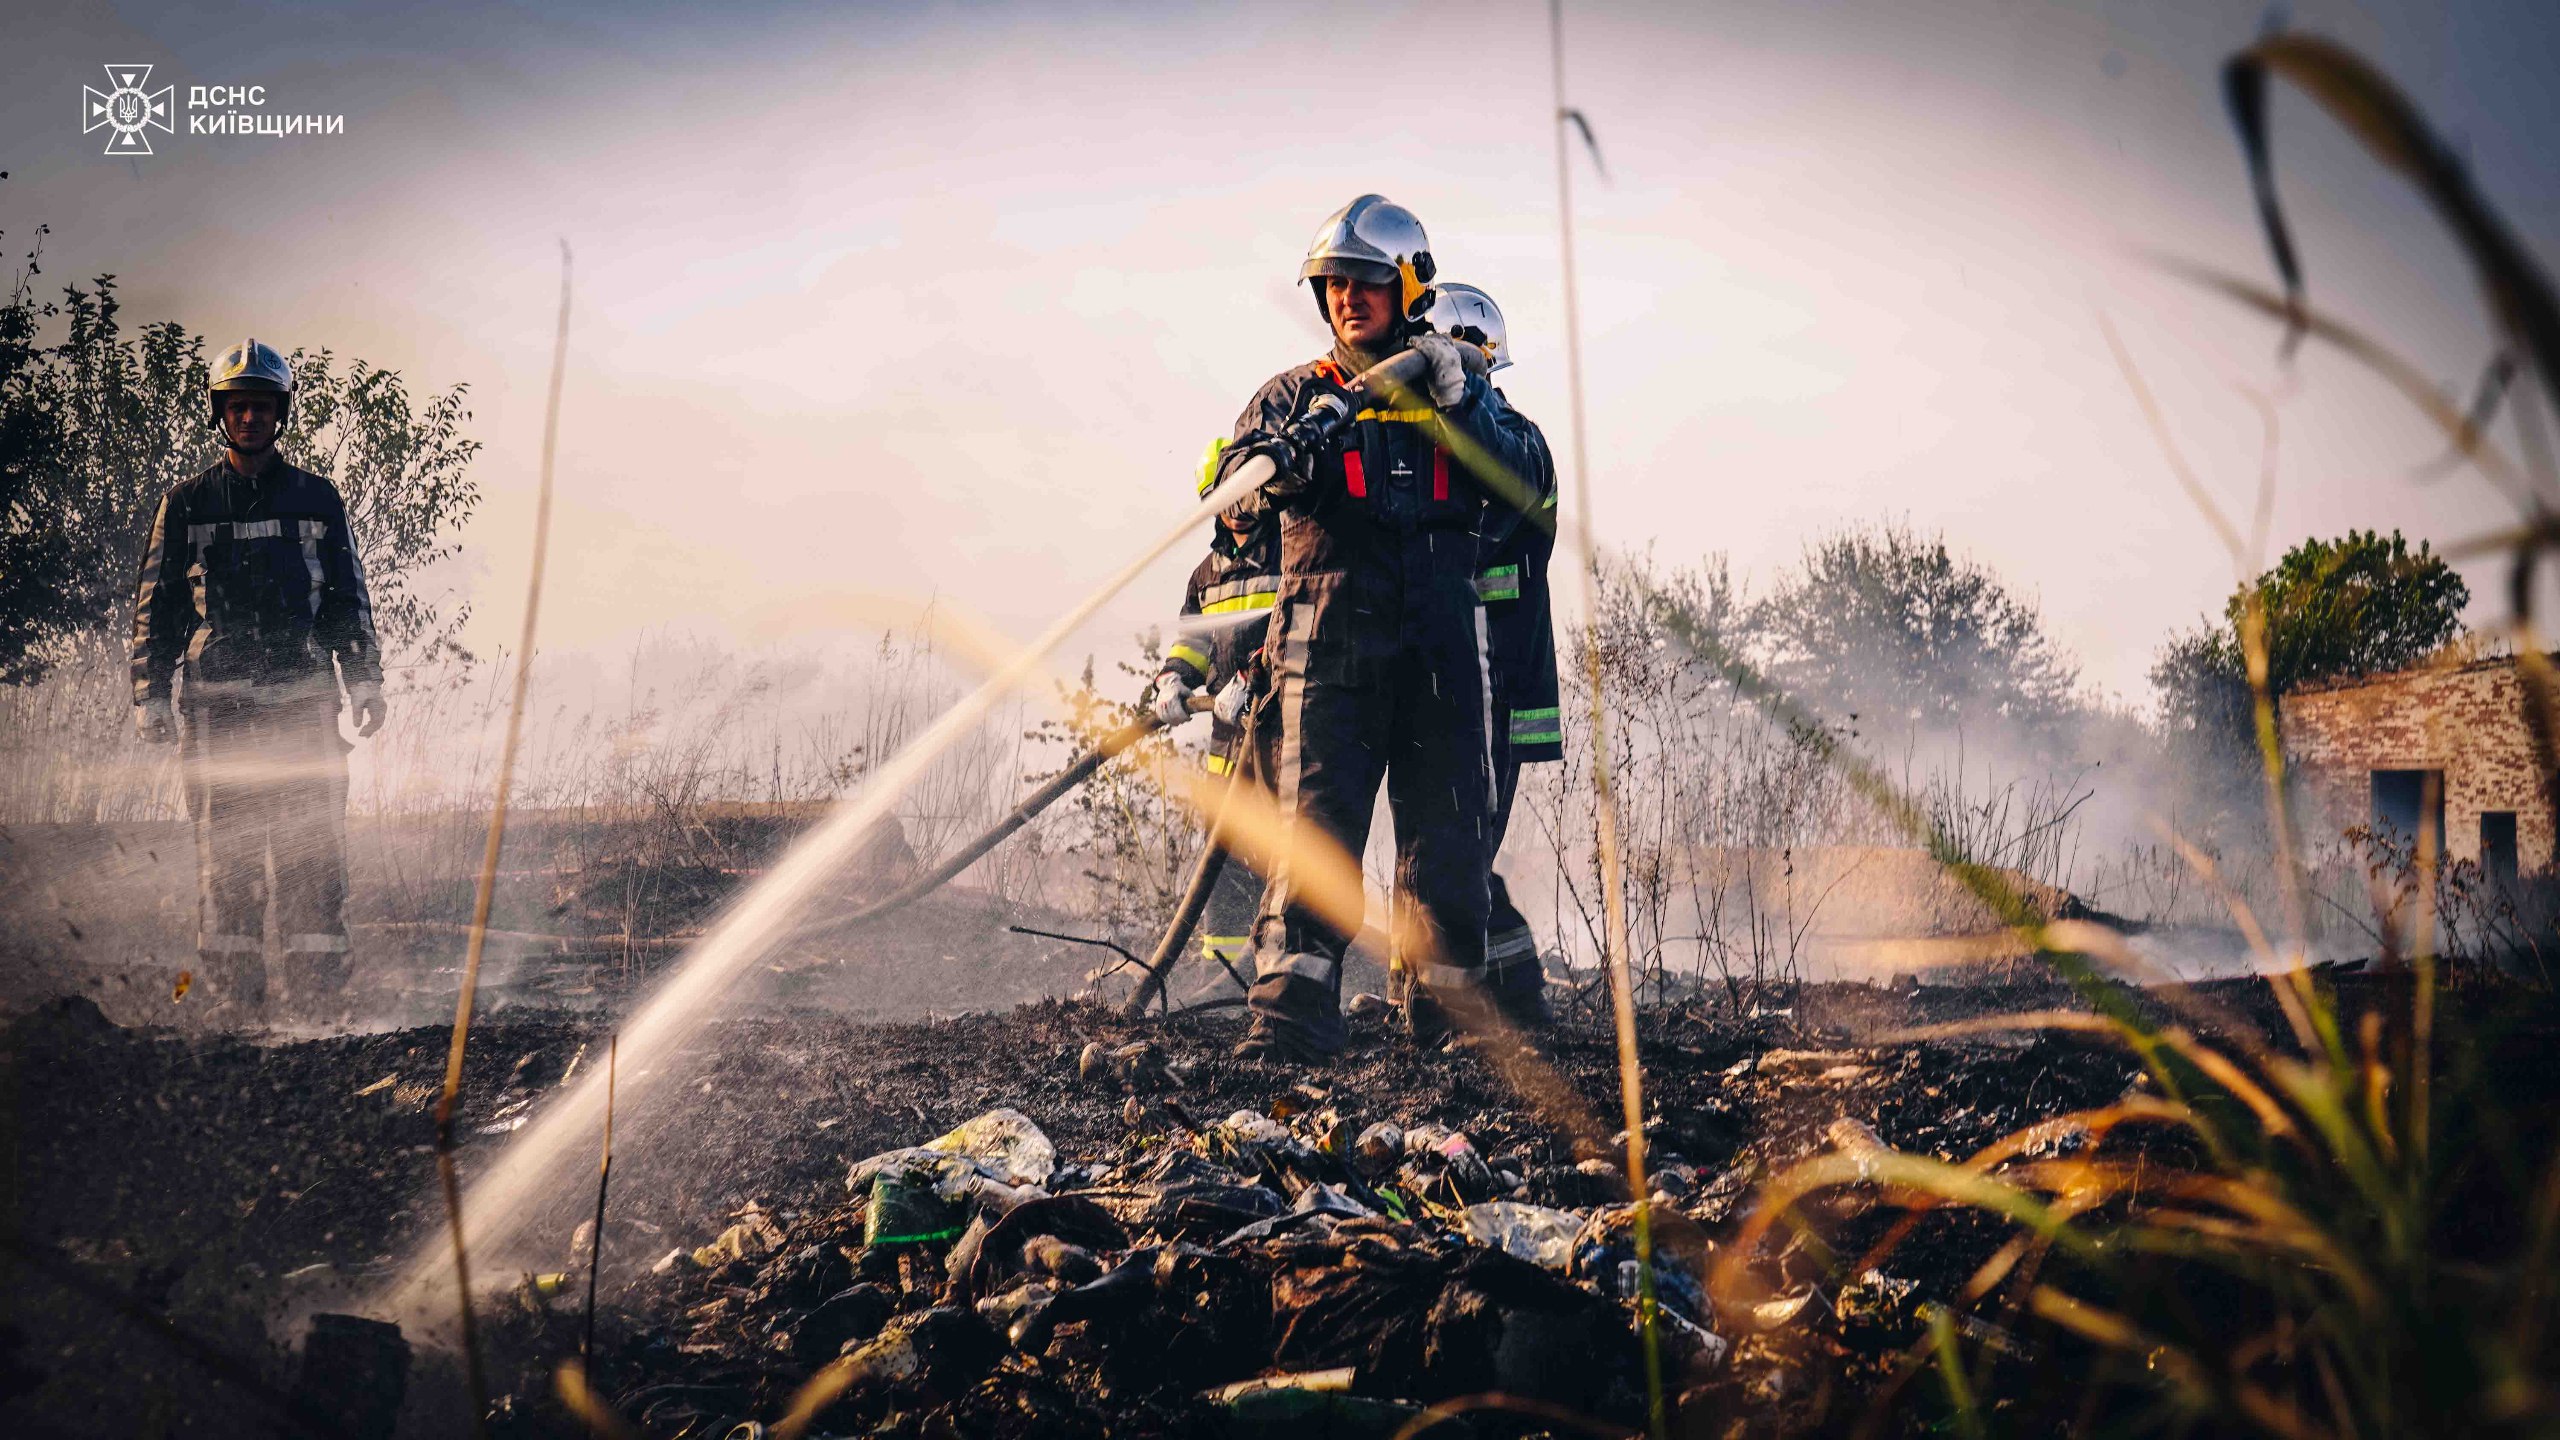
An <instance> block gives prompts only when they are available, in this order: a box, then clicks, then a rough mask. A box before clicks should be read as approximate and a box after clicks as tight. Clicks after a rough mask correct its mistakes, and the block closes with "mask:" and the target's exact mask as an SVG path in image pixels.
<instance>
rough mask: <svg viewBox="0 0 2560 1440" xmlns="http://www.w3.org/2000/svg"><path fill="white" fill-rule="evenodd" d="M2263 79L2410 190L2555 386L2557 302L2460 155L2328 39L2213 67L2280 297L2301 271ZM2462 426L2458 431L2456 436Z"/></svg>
mask: <svg viewBox="0 0 2560 1440" xmlns="http://www.w3.org/2000/svg"><path fill="white" fill-rule="evenodd" d="M2271 75H2272V76H2275V77H2278V78H2281V79H2284V80H2287V81H2290V82H2291V83H2292V84H2293V85H2295V86H2296V87H2297V88H2299V89H2300V90H2301V91H2302V92H2303V93H2304V94H2306V95H2308V96H2310V97H2311V98H2312V99H2313V100H2315V101H2317V102H2318V103H2319V104H2320V106H2321V107H2322V108H2323V109H2325V110H2327V111H2328V112H2329V113H2330V115H2331V116H2332V117H2334V118H2335V119H2336V120H2337V121H2338V123H2339V124H2341V125H2343V126H2345V127H2346V128H2347V131H2348V133H2349V134H2352V135H2353V136H2355V138H2356V140H2357V141H2358V142H2359V143H2360V144H2362V145H2363V146H2364V147H2365V150H2366V151H2367V152H2368V153H2370V154H2371V155H2372V156H2373V157H2374V159H2376V160H2377V161H2380V162H2381V163H2382V164H2383V165H2385V166H2387V167H2389V168H2390V169H2391V170H2393V171H2395V172H2397V173H2398V174H2400V175H2401V176H2403V177H2405V178H2406V179H2408V180H2409V181H2410V183H2411V184H2413V185H2415V186H2416V187H2417V188H2418V191H2419V193H2420V194H2421V195H2422V196H2424V197H2425V199H2426V200H2427V202H2428V204H2430V205H2431V206H2433V207H2434V208H2435V211H2436V214H2437V216H2438V217H2439V218H2440V219H2442V220H2443V221H2444V223H2445V226H2446V228H2448V229H2450V230H2451V231H2452V232H2453V234H2454V238H2455V239H2456V240H2458V241H2460V242H2461V244H2462V248H2463V250H2464V251H2465V252H2466V253H2467V254H2468V255H2469V256H2470V258H2471V262H2472V265H2473V266H2474V268H2475V269H2477V270H2478V272H2479V277H2480V284H2481V289H2482V290H2483V291H2484V292H2485V294H2486V295H2487V298H2488V302H2489V308H2490V312H2491V314H2492V316H2493V317H2494V318H2495V319H2496V321H2497V324H2498V328H2499V330H2500V331H2501V332H2503V333H2504V334H2505V335H2507V336H2508V337H2509V338H2510V339H2511V340H2512V341H2513V342H2515V344H2516V347H2517V348H2518V349H2520V350H2522V351H2523V352H2524V353H2525V354H2526V355H2528V356H2530V357H2531V359H2532V363H2533V367H2534V369H2535V370H2536V371H2538V372H2540V374H2541V375H2542V377H2543V379H2544V382H2545V383H2546V384H2549V383H2553V382H2554V381H2560V304H2555V303H2554V300H2553V295H2552V289H2551V283H2550V280H2549V279H2548V277H2546V276H2545V275H2544V274H2543V273H2542V267H2541V266H2540V265H2538V264H2536V263H2535V262H2534V260H2533V257H2532V256H2531V255H2530V254H2528V253H2527V252H2526V251H2525V249H2524V248H2523V246H2521V245H2520V244H2518V243H2517V241H2516V238H2515V236H2514V234H2513V233H2512V232H2510V231H2509V230H2508V229H2507V227H2506V224H2505V222H2504V221H2502V220H2500V219H2499V217H2498V216H2497V214H2496V213H2495V212H2494V211H2492V210H2491V209H2490V208H2489V207H2488V205H2487V204H2486V203H2485V202H2484V201H2483V200H2482V199H2481V198H2480V194H2479V192H2478V191H2477V190H2476V189H2475V188H2474V187H2473V186H2472V183H2471V174H2470V171H2469V169H2468V168H2467V167H2466V166H2465V165H2464V164H2463V163H2462V158H2461V156H2460V155H2459V154H2457V153H2456V152H2455V151H2454V150H2453V148H2452V147H2450V146H2448V145H2446V144H2445V143H2444V142H2443V141H2442V140H2440V139H2438V138H2437V136H2436V134H2435V132H2434V131H2433V130H2432V129H2430V128H2429V127H2428V125H2427V123H2426V121H2425V119H2424V118H2423V117H2422V116H2420V114H2419V113H2418V109H2417V107H2416V106H2414V105H2412V104H2410V103H2409V100H2408V97H2407V96H2405V95H2403V94H2402V93H2401V92H2400V90H2399V88H2398V87H2397V86H2395V85H2393V84H2392V83H2391V82H2390V81H2389V80H2388V79H2386V78H2384V76H2383V75H2382V73H2381V72H2380V71H2379V70H2376V69H2374V68H2373V67H2372V66H2371V65H2369V64H2367V63H2366V62H2365V61H2364V59H2363V58H2362V57H2361V56H2358V55H2357V54H2355V53H2354V52H2353V51H2351V50H2348V49H2347V48H2345V47H2344V46H2341V45H2338V44H2336V43H2335V42H2332V41H2329V40H2324V39H2321V38H2319V37H2318V36H2313V35H2299V34H2278V35H2271V36H2269V37H2267V38H2266V39H2265V40H2262V41H2260V42H2259V43H2258V44H2256V45H2253V46H2251V47H2250V48H2249V49H2247V50H2245V51H2243V52H2241V53H2240V54H2239V55H2236V56H2234V57H2232V59H2231V61H2230V63H2229V64H2228V65H2226V66H2225V67H2224V70H2223V86H2224V94H2225V97H2226V98H2227V100H2228V101H2229V103H2230V107H2231V115H2232V122H2233V124H2234V126H2235V127H2236V128H2237V129H2238V130H2239V132H2240V144H2241V148H2242V150H2243V152H2244V153H2245V154H2246V156H2247V158H2248V162H2249V175H2250V181H2251V184H2252V185H2253V186H2254V187H2255V188H2256V190H2257V194H2258V208H2259V215H2260V218H2261V219H2262V220H2263V221H2264V223H2265V226H2266V230H2267V243H2268V248H2269V249H2270V251H2272V252H2273V254H2274V257H2275V260H2276V268H2277V271H2278V273H2279V274H2281V275H2282V276H2283V278H2284V282H2285V291H2286V294H2287V296H2288V298H2289V299H2290V300H2292V301H2296V302H2298V301H2299V300H2300V298H2301V295H2302V289H2303V284H2302V265H2301V261H2300V259H2299V258H2298V256H2297V254H2296V252H2295V249H2294V246H2293V242H2292V238H2291V236H2290V235H2289V234H2288V232H2287V229H2286V226H2285V221H2284V212H2283V209H2282V206H2281V205H2280V204H2279V203H2278V201H2277V199H2276V190H2275V165H2274V160H2273V157H2272V155H2271V154H2270V150H2269V144H2268V135H2267V119H2266V81H2267V77H2268V76H2271ZM2289 308H2290V307H2289ZM2464 428H2468V427H2467V426H2459V425H2458V426H2457V433H2459V432H2460V430H2461V429H2464Z"/></svg>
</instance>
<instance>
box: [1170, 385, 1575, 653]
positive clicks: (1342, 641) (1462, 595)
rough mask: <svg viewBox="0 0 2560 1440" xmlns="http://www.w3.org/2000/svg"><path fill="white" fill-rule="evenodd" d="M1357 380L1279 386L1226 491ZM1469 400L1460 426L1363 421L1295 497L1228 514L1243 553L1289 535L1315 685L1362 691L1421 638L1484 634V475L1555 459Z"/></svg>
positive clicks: (1232, 464)
mask: <svg viewBox="0 0 2560 1440" xmlns="http://www.w3.org/2000/svg"><path fill="white" fill-rule="evenodd" d="M1350 367H1351V361H1350V360H1349V359H1348V357H1343V356H1328V357H1327V358H1325V359H1322V360H1317V361H1314V362H1312V363H1309V364H1305V365H1300V366H1297V367H1295V368H1293V369H1289V370H1285V371H1282V372H1281V373H1280V374H1278V375H1275V376H1273V377H1272V378H1271V379H1270V380H1269V381H1267V382H1266V383H1265V384H1264V385H1263V387H1262V389H1261V391H1260V392H1259V393H1257V394H1256V395H1255V396H1254V398H1253V402H1252V403H1251V404H1249V405H1247V406H1246V407H1245V411H1244V414H1243V415H1242V416H1240V417H1238V419H1237V421H1236V443H1235V444H1233V445H1231V446H1229V447H1228V448H1227V450H1226V451H1225V453H1224V454H1223V455H1222V456H1221V457H1220V461H1219V466H1218V476H1219V478H1220V479H1222V480H1223V479H1224V478H1226V477H1227V476H1228V475H1231V474H1233V473H1234V471H1235V468H1236V467H1237V466H1238V465H1240V464H1242V463H1244V461H1245V460H1246V459H1247V458H1249V457H1250V456H1251V455H1253V454H1256V453H1259V450H1260V447H1261V444H1262V442H1265V441H1267V440H1268V439H1270V438H1272V437H1276V436H1278V435H1279V434H1281V433H1282V432H1283V431H1284V430H1286V429H1287V427H1288V426H1289V424H1290V422H1292V421H1294V420H1296V419H1297V418H1299V417H1300V416H1302V415H1304V414H1305V413H1306V410H1307V404H1308V402H1309V401H1310V400H1311V399H1313V398H1314V397H1315V396H1316V395H1317V394H1318V393H1320V392H1324V391H1330V392H1332V393H1335V394H1344V393H1345V391H1344V386H1345V384H1346V383H1347V382H1348V381H1349V380H1350V379H1351V378H1352V375H1353V374H1354V373H1355V372H1354V371H1353V370H1352V369H1351V368H1350ZM1467 389H1468V394H1467V398H1466V399H1465V400H1464V401H1463V402H1462V403H1460V404H1459V405H1457V406H1456V407H1454V408H1453V409H1451V410H1449V411H1446V412H1443V411H1439V410H1434V409H1430V408H1427V407H1425V408H1419V409H1413V410H1403V411H1390V410H1378V409H1367V410H1362V411H1360V412H1358V414H1357V415H1356V416H1355V418H1354V421H1353V423H1352V424H1350V425H1348V426H1345V427H1344V428H1343V429H1342V430H1340V431H1339V432H1337V433H1336V435H1335V438H1334V440H1333V442H1332V444H1331V445H1330V446H1329V447H1328V448H1327V449H1326V450H1325V452H1324V453H1322V454H1317V455H1310V456H1300V457H1297V466H1298V470H1299V473H1298V475H1297V476H1296V477H1295V478H1296V479H1297V480H1299V481H1300V482H1301V484H1300V486H1299V487H1298V488H1297V489H1296V491H1295V492H1294V493H1289V494H1286V495H1285V497H1275V496H1273V495H1272V494H1271V493H1270V492H1269V491H1267V490H1266V491H1264V492H1262V493H1259V494H1256V495H1253V496H1251V497H1248V498H1247V499H1245V500H1243V501H1242V502H1240V503H1239V504H1238V505H1237V506H1236V508H1235V509H1233V510H1231V511H1229V512H1228V513H1227V517H1226V525H1227V530H1228V534H1229V535H1230V536H1231V537H1234V538H1236V539H1238V540H1241V539H1243V538H1245V537H1249V536H1251V535H1253V534H1254V533H1255V532H1256V531H1257V530H1258V529H1260V528H1262V527H1266V526H1269V527H1274V528H1276V531H1277V534H1276V537H1275V538H1276V542H1277V558H1278V561H1279V568H1280V576H1281V579H1280V597H1281V598H1280V603H1281V604H1282V605H1283V606H1296V607H1298V608H1300V609H1302V610H1305V611H1307V612H1308V613H1307V614H1305V615H1304V616H1302V617H1301V618H1300V619H1299V620H1297V621H1296V622H1295V628H1296V630H1297V637H1298V638H1299V639H1300V640H1302V641H1308V642H1312V644H1313V647H1314V648H1313V649H1312V650H1311V652H1310V660H1311V663H1312V666H1313V669H1312V670H1311V672H1310V675H1309V678H1310V679H1311V680H1314V681H1316V682H1317V683H1326V682H1328V681H1341V682H1349V683H1360V682H1361V681H1362V680H1364V679H1366V678H1370V672H1374V671H1375V670H1376V668H1377V667H1379V666H1381V665H1387V664H1393V663H1396V661H1395V656H1396V652H1398V651H1399V650H1400V649H1402V648H1404V647H1405V645H1406V644H1407V642H1408V641H1409V640H1410V639H1411V637H1412V636H1413V634H1414V633H1415V631H1416V629H1417V628H1433V627H1444V626H1453V625H1454V626H1464V627H1467V628H1469V629H1472V628H1473V626H1474V624H1475V618H1474V617H1475V611H1476V609H1477V606H1478V603H1479V602H1478V596H1477V570H1478V564H1477V561H1478V556H1477V554H1476V550H1477V548H1478V547H1477V545H1476V543H1475V541H1474V538H1473V537H1474V535H1475V533H1476V531H1477V529H1478V527H1479V525H1480V524H1481V523H1482V518H1483V516H1484V514H1485V510H1486V501H1485V487H1484V486H1483V485H1480V484H1479V483H1478V482H1477V480H1476V478H1475V474H1474V470H1475V469H1476V468H1478V467H1499V468H1500V469H1501V470H1504V471H1507V472H1509V473H1511V474H1513V475H1525V474H1528V473H1531V472H1535V471H1538V470H1540V469H1541V468H1542V465H1541V461H1542V457H1541V456H1540V454H1539V453H1538V450H1537V447H1536V445H1535V443H1534V442H1533V441H1532V440H1530V439H1529V438H1527V437H1525V436H1524V435H1522V434H1521V433H1520V432H1519V431H1518V430H1516V429H1513V428H1511V427H1508V426H1506V425H1504V424H1503V423H1502V422H1501V416H1502V414H1503V410H1504V407H1503V406H1502V405H1501V403H1500V402H1499V401H1498V400H1495V399H1493V398H1492V387H1491V386H1490V385H1489V384H1487V383H1486V382H1485V381H1484V379H1482V378H1481V377H1476V378H1472V379H1470V380H1469V381H1468V382H1467ZM1551 483H1552V482H1550V485H1551Z"/></svg>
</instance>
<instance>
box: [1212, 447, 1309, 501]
mask: <svg viewBox="0 0 2560 1440" xmlns="http://www.w3.org/2000/svg"><path fill="white" fill-rule="evenodd" d="M1256 455H1268V456H1270V457H1271V463H1272V465H1273V466H1274V467H1275V468H1274V470H1273V472H1272V476H1271V478H1270V479H1268V480H1265V481H1263V482H1262V493H1263V494H1265V495H1268V496H1270V497H1271V498H1272V499H1274V500H1280V501H1289V500H1294V499H1296V498H1298V497H1299V496H1301V495H1304V494H1306V493H1307V491H1308V490H1310V489H1311V488H1313V487H1314V483H1315V482H1314V481H1313V480H1312V479H1310V478H1309V475H1308V471H1309V469H1310V467H1308V466H1305V465H1301V464H1299V463H1298V452H1297V449H1296V447H1295V446H1293V445H1291V444H1290V443H1289V442H1288V441H1286V440H1284V439H1281V438H1280V437H1278V436H1276V435H1271V436H1265V437H1263V438H1261V439H1259V440H1253V441H1249V442H1247V443H1246V445H1245V447H1244V456H1245V459H1247V460H1249V459H1251V458H1253V457H1254V456H1256ZM1235 463H1236V464H1237V465H1241V464H1243V463H1244V461H1243V460H1239V461H1237V462H1235ZM1227 473H1228V474H1230V475H1232V474H1234V473H1235V467H1234V466H1233V465H1231V466H1229V467H1228V469H1227Z"/></svg>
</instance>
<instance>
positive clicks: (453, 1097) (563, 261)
mask: <svg viewBox="0 0 2560 1440" xmlns="http://www.w3.org/2000/svg"><path fill="white" fill-rule="evenodd" d="M568 363H569V246H568V243H567V242H566V241H563V242H562V243H561V246H560V319H559V324H558V327H557V329H556V330H555V331H554V333H553V335H552V348H551V390H550V395H549V398H548V400H547V402H546V404H545V406H544V410H543V417H542V487H541V490H540V491H539V492H538V495H537V497H536V499H535V502H534V522H533V573H532V576H531V578H530V579H528V580H527V582H526V585H525V606H524V639H523V641H522V644H521V645H520V647H519V648H518V650H517V654H516V675H515V694H514V697H513V700H512V701H511V703H510V704H509V705H508V708H507V738H506V743H505V745H504V747H503V748H502V749H501V750H500V752H499V760H498V793H497V797H496V799H495V801H494V803H493V804H492V805H491V807H490V811H489V842H488V845H487V847H486V848H485V849H484V851H483V852H482V855H481V861H480V888H479V891H478V893H477V894H476V895H475V896H474V897H473V900H472V905H471V943H470V946H469V949H468V950H467V952H466V953H465V955H464V958H463V964H462V991H461V994H460V995H459V996H458V997H457V998H456V999H455V1001H454V1008H453V1043H452V1045H451V1047H450V1048H449V1049H448V1050H447V1051H446V1054H445V1063H444V1091H443V1094H442V1095H441V1096H439V1097H438V1099H437V1101H436V1174H437V1180H438V1183H439V1184H440V1185H441V1187H442V1188H443V1190H444V1208H445V1221H446V1224H447V1226H448V1228H449V1229H450V1230H451V1232H452V1240H453V1286H454V1303H455V1305H456V1307H457V1309H458V1311H459V1315H460V1319H461V1331H462V1336H461V1338H462V1362H463V1373H464V1375H465V1377H466V1378H467V1381H468V1384H469V1387H470V1393H471V1421H472V1425H473V1428H474V1429H476V1430H477V1431H478V1432H479V1433H481V1434H486V1433H488V1428H489V1386H488V1379H487V1377H486V1376H485V1375H484V1374H483V1373H482V1372H481V1369H480V1337H479V1334H478V1329H477V1326H476V1325H475V1323H474V1321H473V1318H472V1314H471V1252H470V1247H469V1245H468V1244H467V1242H466V1240H465V1238H464V1229H463V1223H462V1187H461V1181H460V1179H459V1177H458V1176H457V1175H456V1173H455V1169H454V1161H453V1118H454V1110H455V1106H456V1104H457V1102H459V1100H460V1099H461V1096H462V1059H463V1055H464V1053H465V1051H466V1050H467V1049H468V1048H469V1046H470V1042H471V1008H472V1004H473V1002H474V1000H475V998H476V993H477V991H478V989H479V981H480V959H481V956H482V954H483V953H484V952H485V951H486V949H487V947H488V940H489V905H490V901H491V899H492V898H493V897H494V896H495V895H496V893H497V886H498V852H499V849H500V847H501V846H502V845H503V844H504V843H505V839H506V833H507V797H508V792H509V790H510V789H511V788H512V787H513V785H514V782H515V766H516V748H517V746H518V745H519V744H520V743H521V741H522V739H523V736H524V702H525V687H526V684H527V682H528V680H529V679H530V678H531V675H532V671H533V647H534V639H535V637H536V635H537V634H538V633H539V628H538V627H539V621H540V618H541V613H542V570H543V564H544V561H545V559H546V557H547V556H548V554H549V551H550V546H551V475H552V469H551V466H552V457H553V455H554V454H555V452H556V450H557V448H558V442H559V438H560V379H561V376H562V375H563V373H565V371H566V370H567V367H568Z"/></svg>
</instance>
